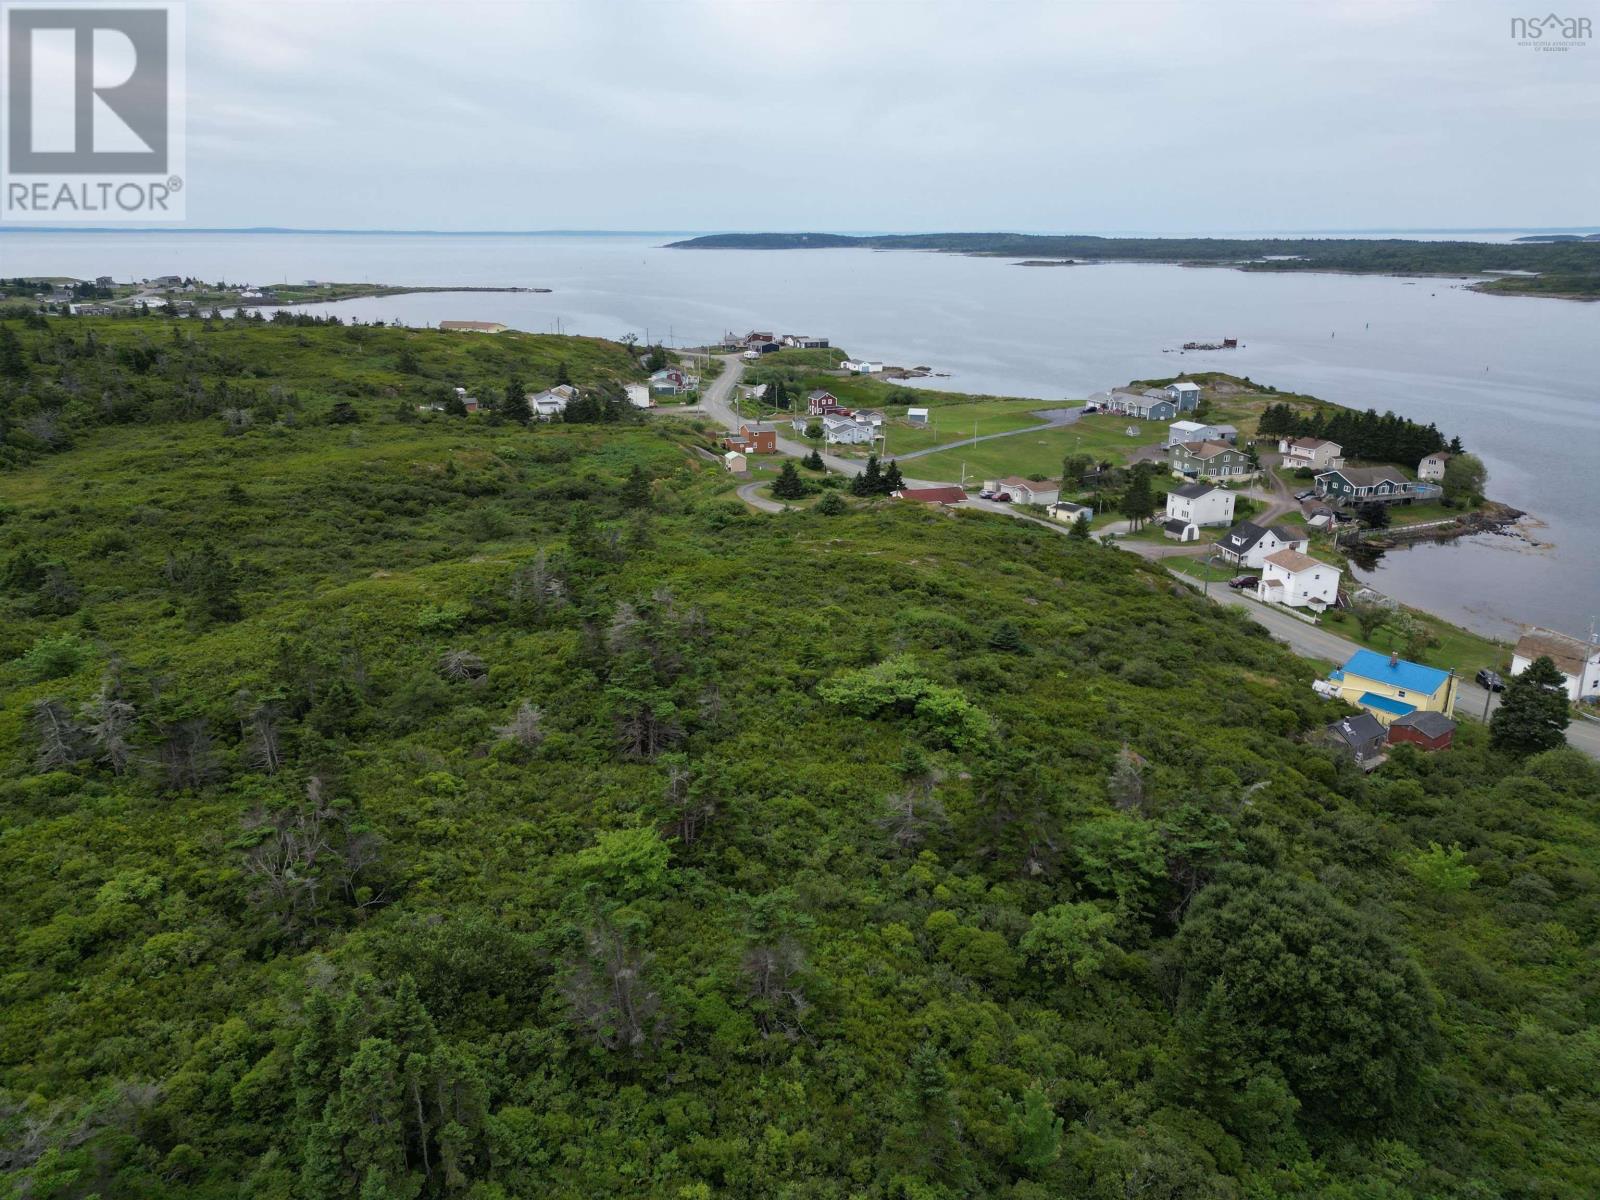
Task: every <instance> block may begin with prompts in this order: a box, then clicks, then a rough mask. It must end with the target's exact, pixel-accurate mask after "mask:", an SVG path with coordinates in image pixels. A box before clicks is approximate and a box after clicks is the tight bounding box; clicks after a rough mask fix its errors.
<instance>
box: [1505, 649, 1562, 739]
mask: <svg viewBox="0 0 1600 1200" xmlns="http://www.w3.org/2000/svg"><path fill="white" fill-rule="evenodd" d="M1566 688H1567V678H1566V676H1565V675H1563V674H1562V673H1561V670H1560V668H1559V667H1557V666H1556V664H1555V663H1554V662H1552V661H1551V660H1550V658H1548V657H1547V656H1545V655H1540V656H1539V657H1538V658H1536V659H1534V660H1533V662H1532V663H1531V664H1529V666H1528V669H1527V670H1526V671H1524V672H1522V674H1520V675H1513V676H1512V677H1511V678H1510V679H1509V680H1508V681H1507V682H1506V690H1505V693H1504V694H1503V695H1502V696H1501V698H1500V707H1499V708H1497V709H1495V710H1494V715H1493V716H1491V717H1490V718H1489V742H1490V744H1491V745H1493V746H1494V748H1495V749H1497V750H1507V751H1509V752H1511V753H1512V754H1537V753H1538V752H1539V751H1541V750H1552V749H1554V748H1555V747H1557V746H1559V745H1561V744H1562V743H1564V742H1565V741H1566V740H1567V735H1566V728H1567V723H1568V722H1569V721H1570V720H1571V719H1572V715H1571V713H1570V711H1569V710H1568V706H1567V691H1566Z"/></svg>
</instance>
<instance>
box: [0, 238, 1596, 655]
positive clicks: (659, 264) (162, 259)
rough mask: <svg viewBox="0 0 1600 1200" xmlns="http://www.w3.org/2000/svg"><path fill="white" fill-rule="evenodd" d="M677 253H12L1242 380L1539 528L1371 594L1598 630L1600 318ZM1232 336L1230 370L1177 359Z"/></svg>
mask: <svg viewBox="0 0 1600 1200" xmlns="http://www.w3.org/2000/svg"><path fill="white" fill-rule="evenodd" d="M667 240H670V239H669V238H667V237H664V236H659V235H656V236H644V235H536V236H473V237H452V236H443V235H352V234H309V235H308V234H271V235H267V234H233V233H218V234H205V233H191V234H167V233H152V234H105V233H102V234H39V233H15V232H8V233H6V234H4V235H0V275H18V274H64V275H78V276H94V275H101V274H109V275H113V276H115V277H116V278H118V279H126V278H130V277H141V278H142V277H147V276H154V275H160V274H182V275H197V276H201V277H203V278H206V279H219V278H225V279H228V280H230V281H248V282H251V283H258V284H260V283H273V282H283V281H286V280H287V281H300V280H304V279H330V280H338V281H362V280H373V281H377V282H383V283H410V284H433V285H447V284H472V285H491V286H509V285H521V286H528V287H548V288H552V289H554V290H553V291H552V292H551V293H550V294H548V295H542V294H541V295H535V294H460V293H458V294H428V295H418V296H394V297H386V298H382V299H374V300H356V301H347V302H344V303H341V304H338V305H333V306H321V307H323V308H326V309H327V310H328V311H337V312H339V313H340V314H342V315H344V316H347V317H349V316H357V317H360V318H362V319H363V320H376V319H382V320H395V319H398V320H401V321H403V322H405V323H407V324H415V325H425V324H434V323H436V322H438V321H439V320H441V319H450V318H455V319H478V320H496V321H501V322H504V323H505V324H507V325H510V326H513V327H515V328H519V329H528V330H534V331H553V330H555V329H556V328H557V327H558V326H559V328H560V329H561V330H562V331H564V332H567V333H582V334H594V335H600V336H605V337H619V336H621V335H623V334H625V333H630V332H631V333H636V334H638V335H639V336H640V337H645V336H649V337H651V338H661V339H670V340H671V341H673V342H675V343H676V344H678V345H690V344H695V343H702V342H705V341H708V340H711V339H714V338H716V337H719V336H720V335H721V334H722V333H723V332H724V331H725V330H729V329H734V330H741V331H742V330H745V329H750V328H761V329H768V328H775V329H778V330H782V331H791V332H798V333H813V334H821V335H826V336H828V337H830V338H832V339H833V341H834V343H835V344H836V345H841V346H844V347H846V348H847V349H849V350H851V351H852V352H855V353H858V354H861V355H865V356H870V357H872V358H878V359H883V360H885V361H887V362H892V363H898V364H902V365H907V366H910V365H916V364H925V365H927V366H931V367H933V368H934V369H936V370H940V371H948V372H950V378H949V379H946V380H939V381H936V382H937V385H938V386H944V387H950V388H956V389H960V390H962V391H972V392H988V393H993V394H997V395H1016V396H1037V397H1043V398H1050V399H1055V398H1061V397H1081V396H1085V395H1087V394H1089V393H1090V392H1093V391H1098V390H1099V389H1101V388H1104V387H1107V386H1109V385H1113V384H1120V383H1124V382H1126V381H1128V380H1129V379H1134V378H1145V377H1151V376H1164V375H1172V374H1176V373H1177V372H1178V371H1180V370H1187V371H1203V370H1213V369H1215V370H1226V371H1230V372H1233V373H1235V374H1239V375H1248V376H1250V377H1251V378H1252V379H1255V380H1257V381H1258V382H1265V383H1272V384H1275V385H1277V386H1278V387H1280V388H1284V389H1287V390H1295V391H1302V392H1308V393H1311V394H1314V395H1318V396H1322V397H1324V398H1326V399H1329V400H1334V401H1337V402H1339V403H1341V404H1348V405H1353V406H1356V407H1361V408H1366V407H1375V408H1378V409H1379V410H1383V409H1386V408H1392V409H1394V410H1395V411H1396V412H1399V413H1402V414H1404V415H1406V416H1409V417H1411V418H1413V419H1416V420H1421V421H1433V422H1435V423H1437V424H1438V426H1439V428H1440V429H1441V430H1443V431H1444V432H1445V434H1446V435H1447V436H1449V435H1451V434H1457V435H1459V436H1460V437H1461V439H1462V441H1463V442H1465V443H1466V444H1467V446H1468V448H1469V449H1471V450H1473V451H1474V452H1476V453H1477V454H1479V455H1481V456H1482V458H1483V459H1484V461H1485V462H1486V463H1487V464H1488V467H1489V473H1490V489H1489V490H1490V492H1491V493H1492V494H1493V495H1494V496H1495V497H1496V498H1499V499H1502V500H1505V501H1506V502H1508V503H1510V504H1514V505H1516V506H1517V507H1519V508H1523V509H1526V510H1528V511H1529V512H1530V513H1532V514H1534V516H1535V517H1537V518H1538V521H1539V524H1538V525H1537V526H1535V527H1533V528H1532V530H1531V533H1532V536H1533V538H1534V539H1535V540H1536V541H1537V542H1538V543H1540V545H1539V546H1538V547H1537V548H1536V547H1533V546H1530V545H1529V543H1527V542H1522V541H1517V540H1514V539H1510V538H1501V537H1480V538H1472V539H1463V540H1461V541H1459V542H1457V543H1455V544H1452V545H1424V546H1418V547H1414V548H1411V549H1408V550H1403V551H1398V552H1391V553H1390V554H1388V555H1386V556H1385V557H1384V558H1383V560H1382V561H1381V562H1380V563H1379V565H1378V566H1377V568H1376V569H1375V570H1373V571H1371V572H1365V573H1361V574H1362V577H1363V578H1369V579H1370V580H1371V581H1372V582H1373V583H1374V585H1375V586H1377V587H1379V588H1380V589H1382V590H1384V591H1387V592H1389V593H1390V594H1392V595H1394V596H1396V597H1398V598H1400V599H1402V600H1405V601H1406V602H1408V603H1412V604H1416V605H1418V606H1419V607H1423V608H1427V609H1429V610H1431V611H1435V612H1438V613H1440V614H1441V615H1443V616H1446V617H1449V618H1451V619H1453V620H1455V621H1458V622H1459V623H1461V624H1464V625H1467V626H1469V627H1471V628H1474V629H1478V630H1481V631H1483V632H1485V633H1490V634H1494V635H1497V636H1505V635H1508V634H1510V633H1513V632H1514V630H1515V627H1516V626H1517V625H1518V624H1519V623H1522V622H1534V623H1538V624H1544V625H1550V626H1553V627H1555V628H1560V629H1565V630H1567V631H1568V632H1571V633H1575V634H1583V633H1585V632H1586V631H1587V630H1588V627H1589V622H1590V621H1591V620H1592V619H1594V618H1595V617H1596V616H1600V505H1597V504H1596V502H1595V498H1594V497H1595V493H1594V491H1593V490H1592V488H1591V486H1590V485H1591V482H1592V480H1593V479H1594V477H1595V474H1596V471H1595V467H1596V464H1597V460H1600V304H1579V303H1573V302H1568V301H1559V300H1544V299H1532V298H1520V297H1519V298H1510V297H1491V296H1482V295H1478V294H1477V293H1474V292H1470V291H1467V290H1466V289H1465V286H1464V284H1463V282H1462V281H1460V280H1456V279H1417V280H1401V279H1391V278H1382V277H1372V276H1343V275H1288V274H1282V275H1251V274H1245V273H1243V272H1239V271H1231V270H1226V269H1215V268H1199V269H1190V268H1182V267H1175V266H1165V265H1156V264H1107V265H1101V266H1085V267H1022V266H1018V265H1016V264H1014V263H1013V262H1010V261H1007V260H1001V259H979V258H963V257H958V256H952V255H941V254H931V253H927V254H924V253H907V252H873V251H866V250H809V251H787V252H773V251H768V252H762V251H737V250H722V251H688V250H667V249H665V248H663V246H662V243H663V242H665V241H667ZM1222 337H1237V338H1239V339H1240V340H1241V341H1242V342H1243V343H1244V348H1243V349H1241V350H1239V351H1234V352H1220V351H1219V352H1213V353H1190V354H1183V355H1179V354H1176V353H1163V350H1165V349H1168V348H1171V347H1176V346H1178V345H1180V344H1181V343H1183V342H1184V341H1190V340H1211V339H1220V338H1222Z"/></svg>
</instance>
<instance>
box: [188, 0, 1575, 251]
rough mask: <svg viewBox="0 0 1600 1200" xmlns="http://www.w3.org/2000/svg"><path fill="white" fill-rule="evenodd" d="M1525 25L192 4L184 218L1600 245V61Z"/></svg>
mask: <svg viewBox="0 0 1600 1200" xmlns="http://www.w3.org/2000/svg"><path fill="white" fill-rule="evenodd" d="M1564 2H1565V0H1564ZM1527 7H1528V6H1527V5H1525V4H1524V5H1520V6H1512V5H1503V4H1496V3H1475V4H1473V3H1461V2H1454V3H1420V2H1418V3H1411V2H1407V0H1374V2H1370V3H1349V2H1337V0H1333V2H1330V0H1318V2H1315V3H1293V2H1286V0H1261V2H1257V3H1205V4H1200V3H1148V2H1147V3H1129V2H1127V0H1122V2H1120V3H1110V2H1104V3H1102V2H1098V0H1093V2H1079V3H1061V2H1056V3H1026V2H1017V3H1004V2H1001V3H994V2H990V0H984V2H982V3H980V2H978V0H967V2H963V3H950V4H938V3H923V2H906V3H894V2H890V3H870V2H848V3H843V2H841V3H803V2H797V0H776V2H773V0H769V2H749V0H719V2H712V3H646V2H642V0H641V2H604V0H602V2H598V3H597V2H592V0H591V2H584V3H522V2H518V0H504V2H499V3H462V2H460V0H382V2H379V3H353V2H346V0H306V2H301V3H283V2H281V0H272V2H270V3H267V2H251V3H245V2H240V0H226V2H224V0H196V2H194V3H192V4H191V5H190V7H189V19H188V41H189V53H188V64H189V67H188V76H189V101H188V110H189V164H188V179H189V198H188V202H189V223H190V224H191V225H200V226H249V225H285V226H298V227H340V228H428V229H648V230H666V229H693V230H721V229H728V230H758V229H759V230H771V229H790V230H793V229H816V230H840V231H851V230H857V231H861V230H909V231H917V230H988V229H1017V230H1051V231H1069V232H1072V231H1081V232H1100V231H1118V230H1132V231H1138V230H1144V231H1167V232H1174V231H1241V230H1294V229H1306V230H1312V229H1316V230H1322V229H1359V228H1397V227H1398V228H1403V227H1461V228H1465V227H1482V226H1520V227H1532V226H1560V225H1564V224H1596V223H1600V204H1597V198H1600V134H1597V130H1600V42H1596V41H1595V40H1593V39H1591V40H1590V42H1589V44H1588V45H1587V46H1585V47H1582V48H1578V49H1574V50H1572V51H1570V52H1567V53H1539V52H1535V51H1533V50H1530V49H1526V48H1523V47H1519V46H1518V45H1517V44H1516V43H1515V41H1514V40H1513V38H1512V37H1511V34H1510V18H1511V16H1512V15H1514V14H1516V13H1518V12H1520V11H1521V10H1523V9H1526V8H1527ZM1568 7H1571V6H1568ZM1541 11H1543V10H1541ZM1573 11H1574V12H1582V11H1588V13H1589V14H1590V16H1591V17H1592V18H1593V19H1594V20H1595V23H1596V24H1600V5H1597V4H1595V3H1593V2H1592V0H1585V3H1584V4H1580V5H1578V6H1577V7H1576V8H1574V10H1573Z"/></svg>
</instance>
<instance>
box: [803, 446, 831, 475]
mask: <svg viewBox="0 0 1600 1200" xmlns="http://www.w3.org/2000/svg"><path fill="white" fill-rule="evenodd" d="M801 465H802V466H804V467H805V469H806V470H808V471H826V470H827V469H828V468H827V464H825V463H824V462H823V461H822V455H821V454H820V453H819V452H818V451H817V450H816V449H814V448H813V449H812V451H811V453H810V454H808V455H806V456H805V458H804V459H802V460H801Z"/></svg>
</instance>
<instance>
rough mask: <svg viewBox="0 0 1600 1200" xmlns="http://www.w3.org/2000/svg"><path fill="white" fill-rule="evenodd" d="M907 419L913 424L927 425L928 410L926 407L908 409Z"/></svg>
mask: <svg viewBox="0 0 1600 1200" xmlns="http://www.w3.org/2000/svg"><path fill="white" fill-rule="evenodd" d="M906 420H907V422H909V423H910V424H912V425H926V424H927V423H928V410H927V409H925V408H908V409H906Z"/></svg>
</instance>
